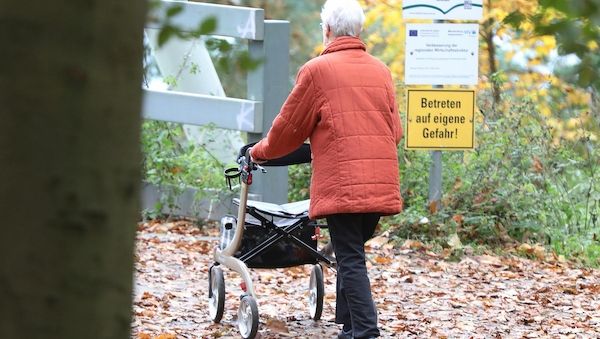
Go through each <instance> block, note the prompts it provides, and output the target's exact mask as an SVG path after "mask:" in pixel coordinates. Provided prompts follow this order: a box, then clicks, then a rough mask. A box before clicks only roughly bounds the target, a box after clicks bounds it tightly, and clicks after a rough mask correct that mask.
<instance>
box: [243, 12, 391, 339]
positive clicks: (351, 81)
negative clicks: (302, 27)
mask: <svg viewBox="0 0 600 339" xmlns="http://www.w3.org/2000/svg"><path fill="white" fill-rule="evenodd" d="M321 20H322V24H321V25H322V30H323V44H324V46H325V49H324V51H323V52H322V53H321V55H320V56H318V57H316V58H314V59H312V60H310V61H308V62H307V63H306V64H305V65H304V66H302V67H301V68H300V71H299V72H298V76H297V79H296V84H295V86H294V88H293V89H292V92H291V94H290V95H289V97H288V98H287V100H286V101H285V103H284V105H283V107H282V108H281V111H280V113H279V114H278V116H277V117H276V118H275V120H274V121H273V125H272V127H271V129H270V130H269V132H268V134H267V136H266V138H264V139H263V140H261V141H260V142H258V143H257V144H256V145H255V146H254V147H253V148H252V149H251V153H250V154H251V157H252V159H253V160H254V161H257V162H260V161H265V160H268V159H274V158H278V157H281V156H283V155H286V154H288V153H290V152H292V151H293V150H295V149H296V148H298V147H299V146H300V145H301V144H302V143H303V142H304V141H305V140H306V139H307V138H310V143H311V149H312V157H313V162H312V166H313V171H312V179H311V186H310V188H311V190H310V194H311V201H310V210H309V214H310V216H311V218H313V219H316V218H326V219H327V223H328V225H329V231H330V235H331V242H332V244H333V248H334V251H335V255H336V260H337V270H338V274H337V295H336V323H338V324H342V325H343V327H342V330H341V332H340V334H339V335H338V338H372V337H377V336H379V330H378V328H377V311H376V308H375V304H374V302H373V298H372V295H371V286H370V281H369V277H368V274H367V268H366V264H365V248H364V244H365V242H366V241H367V240H368V239H369V238H371V237H372V236H373V233H374V231H375V227H376V226H377V224H378V222H379V218H380V216H382V215H391V214H396V213H398V212H400V211H401V209H402V199H401V197H400V179H399V173H398V154H397V145H398V143H399V142H400V139H401V137H402V126H401V123H400V117H399V115H398V107H397V105H396V100H395V89H394V83H393V82H392V77H391V74H390V71H389V70H388V68H387V67H386V66H385V65H384V64H383V63H382V62H380V61H379V60H377V59H375V58H374V57H372V56H371V55H369V54H368V53H367V52H366V47H365V44H364V43H363V42H362V41H361V40H360V39H359V34H360V32H361V30H362V25H363V23H364V20H365V16H364V13H363V10H362V8H361V7H360V5H359V4H358V2H357V1H356V0H328V1H327V2H326V3H325V5H324V6H323V9H322V12H321Z"/></svg>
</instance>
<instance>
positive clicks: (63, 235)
mask: <svg viewBox="0 0 600 339" xmlns="http://www.w3.org/2000/svg"><path fill="white" fill-rule="evenodd" d="M145 6H146V2H145V1H126V2H124V1H115V0H102V1H98V0H90V1H84V2H82V1H75V0H71V1H64V0H59V1H54V2H48V3H36V4H34V5H32V4H31V3H27V2H2V4H1V5H0V43H1V44H2V46H4V47H3V49H2V53H1V56H0V102H1V103H2V109H1V110H0V121H1V123H0V162H1V163H2V166H0V181H1V183H0V206H2V207H1V211H2V221H3V227H2V236H1V237H0V299H1V300H2V302H1V303H0V337H2V338H56V339H70V338H74V339H75V338H77V339H79V338H128V337H129V332H130V323H131V321H130V318H131V301H132V279H133V247H134V235H135V225H136V220H138V217H139V210H138V208H139V207H138V206H139V205H138V200H139V192H138V188H139V185H140V160H141V157H140V151H139V130H140V107H141V88H140V83H141V81H142V63H141V60H142V29H143V26H144V20H145V18H146V16H145Z"/></svg>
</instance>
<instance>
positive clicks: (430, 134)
mask: <svg viewBox="0 0 600 339" xmlns="http://www.w3.org/2000/svg"><path fill="white" fill-rule="evenodd" d="M407 98H408V100H407V110H406V124H405V126H406V143H405V145H406V148H407V149H431V150H462V149H472V148H473V144H474V139H475V127H474V123H473V120H474V115H475V90H444V89H439V90H436V89H427V90H422V89H409V90H408V95H407Z"/></svg>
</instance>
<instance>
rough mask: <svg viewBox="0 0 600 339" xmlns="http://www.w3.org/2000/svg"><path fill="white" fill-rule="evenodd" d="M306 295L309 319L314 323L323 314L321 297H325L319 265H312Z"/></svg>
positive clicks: (321, 271) (321, 270)
mask: <svg viewBox="0 0 600 339" xmlns="http://www.w3.org/2000/svg"><path fill="white" fill-rule="evenodd" d="M308 293H309V294H308V310H309V311H310V317H311V319H313V320H315V321H316V320H319V319H321V314H322V313H323V296H324V295H325V284H324V282H323V269H322V268H321V265H319V264H317V265H314V266H313V268H312V271H311V272H310V284H309V287H308Z"/></svg>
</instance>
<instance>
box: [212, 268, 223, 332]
mask: <svg viewBox="0 0 600 339" xmlns="http://www.w3.org/2000/svg"><path fill="white" fill-rule="evenodd" d="M224 310H225V278H224V277H223V270H221V268H220V267H218V266H213V267H211V269H210V273H209V280H208V313H209V315H210V318H211V319H212V321H214V322H215V323H218V322H220V321H221V318H223V311H224Z"/></svg>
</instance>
